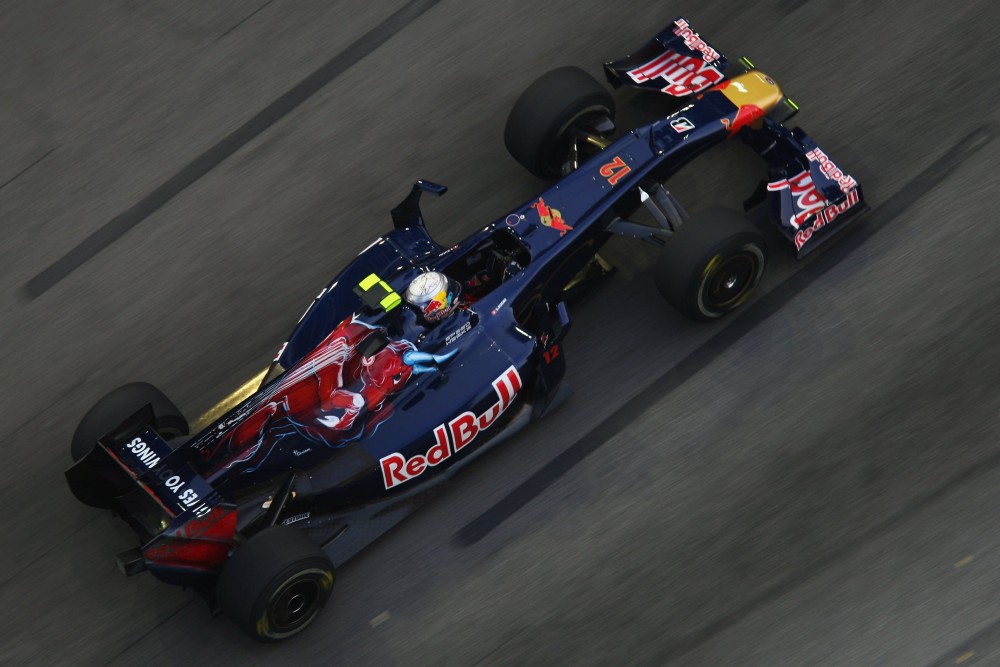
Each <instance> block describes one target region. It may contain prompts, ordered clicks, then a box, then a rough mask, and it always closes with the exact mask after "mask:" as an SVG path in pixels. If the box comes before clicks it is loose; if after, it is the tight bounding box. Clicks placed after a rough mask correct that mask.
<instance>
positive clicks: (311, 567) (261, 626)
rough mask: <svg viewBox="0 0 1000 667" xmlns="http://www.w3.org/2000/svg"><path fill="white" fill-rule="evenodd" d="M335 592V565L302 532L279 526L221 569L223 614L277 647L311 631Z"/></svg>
mask: <svg viewBox="0 0 1000 667" xmlns="http://www.w3.org/2000/svg"><path fill="white" fill-rule="evenodd" d="M332 590H333V565H332V564H331V563H330V559H329V558H328V557H327V555H326V554H325V553H324V552H323V550H322V549H320V548H319V546H318V545H317V544H316V543H314V542H313V541H312V540H310V539H309V537H308V536H306V535H305V534H304V533H303V532H302V531H300V530H297V529H295V528H291V527H289V526H274V527H273V528H268V529H266V530H262V531H261V532H259V533H257V534H256V535H254V536H252V537H251V538H250V539H249V540H248V541H247V543H246V544H244V545H243V546H240V547H238V548H237V549H236V551H235V552H234V553H233V555H232V556H230V558H229V560H228V561H226V563H225V565H223V567H222V572H221V574H220V575H219V581H218V583H217V584H216V598H217V600H218V602H219V606H220V607H221V608H222V611H223V612H224V613H225V614H226V615H227V616H228V617H229V618H230V619H231V620H232V621H233V622H234V623H236V625H237V626H238V627H239V628H240V629H241V630H243V632H245V633H247V634H248V635H250V636H251V637H252V638H254V639H256V640H257V641H262V642H276V641H280V640H282V639H287V638H288V637H291V636H293V635H297V634H298V633H300V632H302V631H303V630H305V629H306V627H308V626H309V624H310V623H312V622H313V620H315V619H316V616H318V615H319V612H320V611H321V610H322V609H323V605H324V604H326V601H327V600H328V599H329V597H330V592H331V591H332Z"/></svg>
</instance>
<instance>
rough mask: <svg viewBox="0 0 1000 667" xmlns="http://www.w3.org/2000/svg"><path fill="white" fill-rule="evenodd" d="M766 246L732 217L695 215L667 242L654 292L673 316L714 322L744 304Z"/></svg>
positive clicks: (715, 212) (717, 212)
mask: <svg viewBox="0 0 1000 667" xmlns="http://www.w3.org/2000/svg"><path fill="white" fill-rule="evenodd" d="M766 262H767V246H766V245H765V243H764V238H763V236H761V234H760V232H759V231H757V228H756V227H754V226H753V224H752V223H751V222H750V221H749V220H747V219H746V218H744V217H743V216H742V215H740V214H739V213H736V212H735V211H730V210H728V209H723V208H713V209H708V210H706V211H701V212H700V213H697V214H695V215H693V216H691V218H690V219H689V220H688V221H687V222H685V223H684V224H683V225H682V226H681V227H680V229H678V231H677V233H676V234H674V235H673V236H672V237H671V238H669V239H667V244H666V245H665V246H664V247H663V251H662V254H661V255H660V259H659V261H658V262H657V264H656V287H657V288H658V289H659V290H660V294H662V295H663V297H664V298H665V299H666V300H667V301H669V302H670V303H671V305H673V306H674V307H675V308H677V310H679V311H681V312H682V313H684V314H685V315H687V316H688V317H691V318H693V319H696V320H714V319H716V318H719V317H722V316H723V315H725V314H726V313H728V312H729V311H731V310H734V309H735V308H738V307H739V306H740V305H741V304H742V303H743V302H745V301H746V300H747V299H748V298H749V297H750V294H751V293H752V292H753V290H754V288H755V287H757V283H759V282H760V278H761V276H762V275H763V274H764V266H765V264H766Z"/></svg>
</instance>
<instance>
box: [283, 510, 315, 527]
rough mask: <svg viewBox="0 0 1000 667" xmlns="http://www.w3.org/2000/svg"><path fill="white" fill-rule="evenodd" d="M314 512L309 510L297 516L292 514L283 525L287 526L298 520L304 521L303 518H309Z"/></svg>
mask: <svg viewBox="0 0 1000 667" xmlns="http://www.w3.org/2000/svg"><path fill="white" fill-rule="evenodd" d="M310 516H312V514H310V513H309V512H303V513H302V514H296V515H295V516H290V517H288V518H287V519H285V520H284V521H282V522H281V525H282V526H287V525H288V524H290V523H295V522H296V521H302V520H303V519H308V518H309V517H310Z"/></svg>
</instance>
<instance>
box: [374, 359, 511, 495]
mask: <svg viewBox="0 0 1000 667" xmlns="http://www.w3.org/2000/svg"><path fill="white" fill-rule="evenodd" d="M492 386H493V390H494V391H495V392H496V394H497V401H496V402H495V403H494V404H493V405H491V406H490V407H488V408H487V409H486V411H485V412H483V413H482V414H481V415H476V414H473V413H471V412H468V411H466V412H463V413H462V414H460V415H458V416H457V417H455V418H454V419H452V420H451V421H449V422H448V423H447V424H439V425H438V426H436V427H434V444H433V445H431V446H430V448H428V450H427V451H426V452H424V453H423V454H415V455H413V456H411V457H410V458H406V457H405V456H403V455H402V454H400V453H399V452H394V453H392V454H389V455H388V456H384V457H382V458H381V459H379V467H380V468H381V470H382V483H383V484H384V485H385V488H386V489H391V488H393V487H396V486H399V485H400V484H402V483H403V482H406V481H409V480H411V479H413V478H414V477H418V476H419V475H421V474H423V473H424V471H425V470H427V469H428V468H433V467H434V466H437V465H441V464H442V463H444V462H445V461H447V460H448V459H450V458H451V457H452V456H457V455H458V454H459V452H461V451H462V450H463V449H465V448H466V447H468V446H469V444H470V443H472V441H473V440H475V439H476V437H477V436H478V435H479V434H480V433H482V432H483V431H485V430H486V429H488V428H489V427H490V426H491V425H492V424H493V423H494V422H496V420H497V419H498V418H499V417H500V415H502V414H503V413H504V412H505V411H506V410H507V408H509V407H510V405H511V403H513V402H514V397H515V396H517V394H518V392H519V391H521V376H520V375H519V374H518V372H517V369H516V368H514V367H513V366H511V367H510V368H508V369H507V370H505V371H504V372H503V373H502V374H501V375H500V377H498V378H497V379H496V380H494V381H493V382H492Z"/></svg>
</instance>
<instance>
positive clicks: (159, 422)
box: [70, 382, 189, 462]
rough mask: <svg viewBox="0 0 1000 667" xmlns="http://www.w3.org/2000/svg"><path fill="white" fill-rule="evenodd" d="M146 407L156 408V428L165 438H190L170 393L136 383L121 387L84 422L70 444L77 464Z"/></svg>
mask: <svg viewBox="0 0 1000 667" xmlns="http://www.w3.org/2000/svg"><path fill="white" fill-rule="evenodd" d="M146 405H151V406H152V407H153V415H154V421H153V424H152V426H153V427H154V428H156V431H157V432H158V433H159V434H160V435H161V436H163V438H164V439H170V438H176V437H178V436H181V435H187V433H188V430H189V428H188V423H187V419H185V418H184V414H183V413H182V412H181V411H180V410H179V409H178V408H177V406H176V405H174V403H173V401H171V400H170V399H169V398H167V396H166V394H164V393H163V392H162V391H160V390H159V389H157V388H156V387H154V386H153V385H151V384H148V383H146V382H132V383H130V384H126V385H123V386H121V387H118V388H117V389H115V390H114V391H112V392H111V393H109V394H107V395H106V396H104V397H103V398H102V399H101V400H99V401H97V403H95V404H94V407H92V408H91V409H90V410H89V411H88V412H87V414H85V415H84V416H83V419H81V420H80V424H79V426H77V427H76V432H75V433H73V440H72V442H71V443H70V455H71V456H72V457H73V461H74V462H76V461H79V460H80V459H82V458H83V457H84V456H86V455H87V454H89V453H90V450H91V449H92V448H93V447H94V444H95V443H96V442H97V441H98V440H99V439H101V438H103V437H104V436H105V435H107V434H108V433H110V432H111V431H112V430H114V429H115V428H117V427H118V426H120V425H121V424H122V422H124V421H125V420H126V419H128V418H129V417H131V416H132V415H134V414H135V413H136V412H138V411H139V410H141V409H142V408H143V407H144V406H146Z"/></svg>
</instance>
